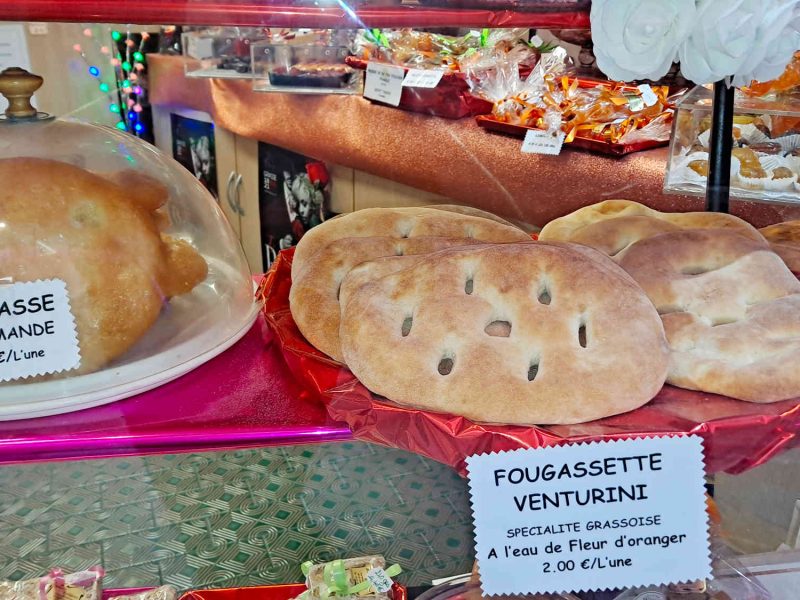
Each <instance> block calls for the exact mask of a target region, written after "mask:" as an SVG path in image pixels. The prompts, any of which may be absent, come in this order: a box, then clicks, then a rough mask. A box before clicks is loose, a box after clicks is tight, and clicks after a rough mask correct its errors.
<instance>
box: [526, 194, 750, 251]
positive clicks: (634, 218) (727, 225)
mask: <svg viewBox="0 0 800 600" xmlns="http://www.w3.org/2000/svg"><path fill="white" fill-rule="evenodd" d="M678 229H736V230H737V231H739V233H741V234H742V235H744V236H746V237H749V238H752V239H754V240H761V239H762V236H761V234H760V233H759V232H758V230H757V229H756V228H754V227H753V226H752V225H750V224H749V223H747V222H746V221H743V220H742V219H740V218H738V217H735V216H733V215H729V214H725V213H711V212H688V213H664V212H660V211H657V210H653V209H652V208H648V207H647V206H645V205H644V204H639V203H638V202H633V201H631V200H606V201H605V202H599V203H598V204H593V205H591V206H586V207H584V208H581V209H578V210H576V211H575V212H573V213H570V214H568V215H566V216H564V217H561V218H558V219H555V220H553V221H551V222H550V223H548V224H547V225H545V226H544V228H543V229H542V231H541V233H539V239H540V240H542V241H561V242H575V243H578V244H584V245H586V246H591V247H592V248H595V249H597V250H600V251H601V252H603V253H604V254H607V255H608V256H612V257H614V258H615V259H616V260H620V259H621V258H622V256H623V255H624V253H625V251H626V250H627V248H629V247H630V246H631V245H632V244H635V243H636V242H638V241H639V240H642V239H645V238H648V237H652V236H654V235H658V234H660V233H666V232H667V231H675V230H678Z"/></svg>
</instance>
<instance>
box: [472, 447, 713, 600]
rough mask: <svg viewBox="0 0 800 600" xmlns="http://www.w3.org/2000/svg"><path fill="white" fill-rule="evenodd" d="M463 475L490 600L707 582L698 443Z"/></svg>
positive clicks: (485, 463)
mask: <svg viewBox="0 0 800 600" xmlns="http://www.w3.org/2000/svg"><path fill="white" fill-rule="evenodd" d="M467 470H468V478H469V488H470V494H471V496H472V508H473V514H474V519H475V540H476V542H475V543H476V558H477V560H478V569H479V571H480V578H481V586H482V588H483V592H484V594H485V595H497V594H509V595H511V594H545V593H566V592H581V591H593V590H604V589H606V588H612V589H613V588H626V587H634V586H646V585H659V584H667V583H679V582H686V581H695V580H700V579H705V578H708V577H710V576H711V557H710V553H709V542H708V517H707V514H706V503H705V489H704V486H703V476H704V467H703V444H702V440H701V438H700V437H699V436H680V437H656V438H646V439H634V440H624V441H617V442H602V443H599V442H594V443H587V444H574V445H566V446H555V447H548V448H539V449H527V450H514V451H510V452H500V453H493V454H483V455H476V456H470V457H469V458H468V459H467Z"/></svg>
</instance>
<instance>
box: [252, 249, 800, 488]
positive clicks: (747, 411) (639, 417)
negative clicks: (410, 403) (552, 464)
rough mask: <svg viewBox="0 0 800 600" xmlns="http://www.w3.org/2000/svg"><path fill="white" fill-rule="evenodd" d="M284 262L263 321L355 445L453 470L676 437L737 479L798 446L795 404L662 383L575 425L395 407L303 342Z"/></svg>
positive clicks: (270, 282) (265, 290)
mask: <svg viewBox="0 0 800 600" xmlns="http://www.w3.org/2000/svg"><path fill="white" fill-rule="evenodd" d="M293 255H294V249H293V248H292V249H289V250H284V251H282V252H281V253H280V254H279V256H278V260H277V261H276V262H275V264H274V265H273V268H272V270H271V271H270V272H269V273H268V274H267V276H266V277H265V279H264V282H263V283H262V287H261V291H262V294H263V297H264V300H265V304H264V311H265V313H266V317H267V322H268V323H269V325H270V327H272V329H273V330H274V331H275V333H276V337H277V339H278V343H279V345H280V347H281V349H282V351H283V355H284V358H285V359H286V364H287V365H288V366H289V369H290V370H291V371H292V373H293V374H294V375H295V377H296V378H297V379H298V380H299V381H302V382H304V383H305V385H306V386H307V388H308V389H309V390H311V391H313V392H315V393H316V394H317V395H318V396H319V397H320V398H321V399H322V401H323V402H325V404H326V405H327V408H328V413H329V414H330V415H331V417H332V418H334V419H338V420H341V421H344V422H346V423H347V424H348V425H349V426H350V427H351V429H352V430H353V435H354V436H355V437H356V439H361V440H364V441H369V442H373V443H378V444H382V445H384V446H390V447H394V448H402V449H404V450H408V451H411V452H415V453H417V454H422V455H424V456H428V457H430V458H433V459H434V460H438V461H440V462H443V463H445V464H448V465H450V466H452V467H454V468H456V469H458V470H459V471H460V472H461V473H463V472H464V468H465V464H464V461H465V460H466V458H467V457H468V456H470V455H473V454H482V453H486V452H499V451H503V450H513V449H517V448H539V447H544V446H554V445H560V444H564V443H579V442H591V441H607V440H615V439H630V438H639V437H648V436H653V435H685V434H696V435H699V436H701V437H702V438H703V441H704V446H705V460H706V470H707V472H708V473H718V472H721V471H725V472H728V473H740V472H742V471H745V470H747V469H750V468H752V467H755V466H757V465H760V464H762V463H764V462H767V461H768V460H769V459H770V458H772V457H773V456H775V455H777V454H779V453H780V452H783V451H785V450H787V449H789V448H792V447H794V446H797V445H800V435H798V434H800V398H795V399H792V400H785V401H783V402H776V403H773V404H754V403H750V402H742V401H739V400H734V399H732V398H726V397H723V396H717V395H715V394H707V393H703V392H695V391H691V390H684V389H681V388H677V387H674V386H671V385H665V386H664V387H663V389H662V390H661V392H659V393H658V395H657V396H656V397H655V398H653V399H652V400H651V401H650V402H649V403H647V404H646V405H644V406H642V407H641V408H638V409H636V410H634V411H631V412H628V413H624V414H621V415H616V416H613V417H608V418H605V419H600V420H597V421H591V422H589V423H579V424H576V425H553V426H521V425H493V424H485V423H476V422H473V421H470V420H469V419H466V418H464V417H459V416H455V415H451V414H445V413H435V412H432V411H425V410H418V409H414V408H409V407H406V406H401V405H399V404H396V403H394V402H392V401H390V400H387V399H386V398H381V397H378V396H375V395H374V394H372V393H371V392H370V391H369V390H368V389H367V388H366V387H364V385H363V384H361V382H359V381H358V379H356V377H355V376H354V375H353V374H352V373H351V372H350V370H349V369H347V367H345V366H344V365H342V364H340V363H338V362H336V361H335V360H333V359H331V358H330V357H328V356H326V355H324V354H322V353H321V352H320V351H319V350H317V349H316V348H314V347H313V346H311V344H309V343H308V341H307V340H306V339H305V338H304V337H303V336H302V334H301V333H300V330H299V329H298V328H297V325H296V324H295V322H294V320H293V319H292V314H291V311H290V309H289V290H290V288H291V264H292V257H293ZM387 368H391V366H390V365H389V366H387ZM632 368H633V367H632ZM499 401H502V400H501V399H499Z"/></svg>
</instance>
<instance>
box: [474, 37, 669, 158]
mask: <svg viewBox="0 0 800 600" xmlns="http://www.w3.org/2000/svg"><path fill="white" fill-rule="evenodd" d="M514 71H515V69H514V68H513V66H512V67H511V68H510V69H508V68H503V67H498V68H497V69H496V71H495V73H492V74H489V75H482V74H473V73H470V78H469V79H468V81H469V82H470V83H471V84H472V92H473V93H475V94H478V95H482V96H483V97H486V98H487V99H489V100H491V101H493V102H494V109H493V111H492V116H493V118H494V119H495V120H497V121H499V122H502V123H509V124H512V125H521V126H523V127H534V128H537V129H544V130H547V131H553V130H555V129H558V128H560V129H561V130H562V131H563V132H564V133H565V134H566V137H565V139H564V142H565V143H570V142H572V141H574V140H575V139H576V138H583V139H594V140H598V141H601V142H606V143H611V144H618V143H628V142H630V141H632V140H642V139H650V140H659V141H665V140H668V139H669V134H670V124H671V120H672V99H670V98H668V93H669V92H668V88H667V87H666V86H655V87H651V88H649V89H648V88H642V89H640V88H635V87H631V86H627V85H624V84H621V83H615V82H608V83H605V82H594V81H588V80H581V79H577V78H574V77H570V76H569V65H568V61H567V60H566V52H565V51H564V50H563V49H561V48H559V49H556V50H555V51H553V52H552V53H550V54H549V55H547V56H544V57H542V59H541V61H540V63H539V64H538V65H537V66H536V68H534V69H533V71H532V72H531V74H530V75H529V76H528V77H527V79H525V80H524V81H522V80H520V78H518V77H517V78H514V77H513V73H514Z"/></svg>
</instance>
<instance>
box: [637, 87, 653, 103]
mask: <svg viewBox="0 0 800 600" xmlns="http://www.w3.org/2000/svg"><path fill="white" fill-rule="evenodd" d="M636 88H637V89H638V90H639V91H640V92H642V102H644V105H645V106H653V105H654V104H656V103H657V102H658V96H656V93H655V92H654V91H653V88H651V87H650V86H649V85H648V84H646V83H643V84H642V85H638V86H636Z"/></svg>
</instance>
